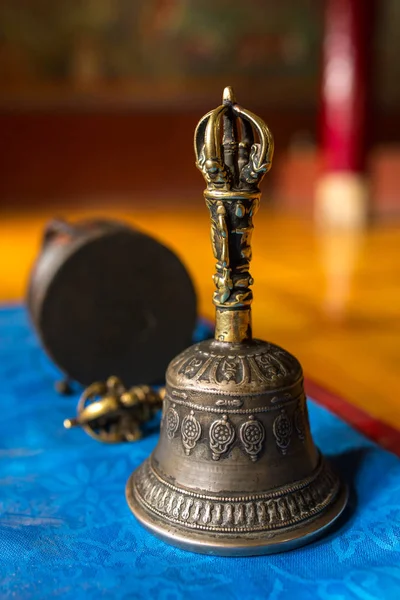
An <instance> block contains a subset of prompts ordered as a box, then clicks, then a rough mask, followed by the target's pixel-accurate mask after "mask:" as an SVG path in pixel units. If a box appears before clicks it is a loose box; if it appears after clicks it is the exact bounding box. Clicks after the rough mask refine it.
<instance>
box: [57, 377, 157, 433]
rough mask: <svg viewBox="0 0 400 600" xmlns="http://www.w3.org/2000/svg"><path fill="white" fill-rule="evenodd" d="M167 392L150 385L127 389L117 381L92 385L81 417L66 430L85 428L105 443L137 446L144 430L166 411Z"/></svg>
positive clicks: (82, 400)
mask: <svg viewBox="0 0 400 600" xmlns="http://www.w3.org/2000/svg"><path fill="white" fill-rule="evenodd" d="M163 396H164V390H163V389H162V388H161V389H160V390H156V389H154V388H151V387H149V386H147V385H142V386H134V387H132V388H130V389H129V390H127V389H125V387H124V386H123V384H122V382H121V381H120V380H119V379H118V378H117V377H109V379H107V381H106V382H100V381H99V382H96V383H92V385H90V386H89V387H87V388H86V389H85V391H84V392H83V394H82V396H81V398H80V400H79V402H78V409H77V412H78V414H77V416H76V417H75V418H73V419H66V420H65V421H64V427H66V428H67V429H70V428H72V427H79V426H80V427H82V429H83V430H84V431H86V433H87V434H88V435H90V436H91V437H93V438H94V439H96V440H99V441H101V442H108V443H115V442H123V441H128V442H134V441H137V440H138V439H140V438H141V437H142V434H143V426H144V425H145V423H147V422H148V421H151V419H152V418H153V417H154V416H155V415H156V413H157V412H158V411H159V410H160V408H161V407H162V401H163Z"/></svg>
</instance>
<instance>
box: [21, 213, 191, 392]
mask: <svg viewBox="0 0 400 600" xmlns="http://www.w3.org/2000/svg"><path fill="white" fill-rule="evenodd" d="M27 303H28V309H29V312H30V316H31V320H32V322H33V324H34V327H35V329H36V332H37V334H38V336H39V338H40V340H41V342H42V344H43V347H44V349H45V350H46V352H47V354H48V355H49V356H50V358H51V359H52V360H53V361H54V362H55V364H56V365H57V366H58V367H59V368H60V369H61V371H62V372H63V373H64V374H65V376H66V377H67V378H69V379H72V380H75V381H77V382H79V383H81V384H84V385H89V384H91V383H92V382H93V381H98V380H105V379H106V378H107V377H109V375H110V374H113V375H115V376H117V377H119V378H120V379H121V380H122V381H123V382H124V384H125V385H127V386H132V385H137V384H141V383H143V382H146V383H149V384H152V383H157V382H159V381H163V380H164V376H165V369H166V367H167V365H168V363H169V362H170V360H171V359H172V358H173V357H174V356H175V355H176V354H177V353H178V352H181V351H182V350H183V349H184V348H185V347H186V346H187V345H188V344H190V342H191V339H192V333H193V330H194V327H195V321H196V295H195V291H194V288H193V284H192V282H191V279H190V277H189V275H188V273H187V271H186V269H185V267H184V266H183V264H182V262H181V261H180V260H179V258H178V257H177V256H176V255H175V254H174V253H173V252H172V251H171V250H169V249H168V248H166V247H165V246H164V245H162V244H161V243H160V242H158V241H156V240H155V239H153V238H151V237H150V236H148V235H146V234H144V233H142V232H140V231H137V230H135V229H132V228H131V227H130V226H128V225H126V224H125V223H120V222H117V221H112V220H99V219H97V220H81V221H77V222H75V223H68V222H66V221H63V220H53V221H51V222H50V223H49V224H48V225H47V228H46V230H45V235H44V240H43V246H42V250H41V253H40V255H39V257H38V259H37V261H36V264H35V266H34V268H33V270H32V273H31V278H30V283H29V292H28V301H27Z"/></svg>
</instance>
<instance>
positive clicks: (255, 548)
mask: <svg viewBox="0 0 400 600" xmlns="http://www.w3.org/2000/svg"><path fill="white" fill-rule="evenodd" d="M134 477H135V471H134V472H133V473H132V474H131V476H130V477H129V479H128V481H127V484H126V500H127V503H128V506H129V508H130V510H131V511H132V513H133V515H134V516H135V517H136V519H137V520H138V521H139V523H140V524H141V525H142V526H143V527H144V528H145V529H147V530H148V531H149V532H151V533H152V534H153V535H155V536H156V537H157V538H158V539H160V540H162V541H163V542H165V543H167V544H169V545H172V546H175V547H176V548H179V549H180V550H184V551H188V552H195V553H198V554H208V555H214V556H236V557H245V556H260V555H265V554H277V553H280V552H286V551H289V550H294V549H295V548H300V547H301V546H305V545H306V544H309V543H311V542H313V541H316V540H317V539H318V538H320V537H321V536H322V535H324V534H325V533H326V532H327V531H328V530H329V529H331V528H332V527H333V525H334V524H335V523H336V522H337V520H338V519H339V518H340V516H341V515H342V514H343V512H344V510H345V508H346V506H347V502H348V497H349V491H348V487H347V485H345V484H343V483H342V482H340V483H339V489H338V492H337V494H336V497H335V499H334V501H333V502H332V503H330V504H329V505H328V506H326V507H325V509H324V510H323V511H322V512H320V513H318V514H317V515H315V516H312V517H309V518H305V519H304V520H303V521H301V522H300V523H298V524H297V525H294V526H291V527H286V528H282V529H281V530H276V531H275V532H274V533H273V534H272V535H271V532H258V533H254V534H253V535H250V536H249V535H247V536H246V537H243V539H242V540H241V539H240V538H241V537H242V536H241V535H240V534H239V536H238V535H232V534H225V535H223V534H222V535H221V534H217V535H210V534H209V533H204V532H197V531H196V532H194V531H193V530H191V529H185V528H184V527H182V526H179V525H171V524H169V523H168V522H164V521H162V520H160V519H157V517H155V516H154V515H152V514H151V513H150V511H148V510H146V508H145V507H144V506H143V504H142V503H141V502H140V500H139V499H138V497H137V496H136V495H135V493H134V491H133V490H134V485H133V481H134Z"/></svg>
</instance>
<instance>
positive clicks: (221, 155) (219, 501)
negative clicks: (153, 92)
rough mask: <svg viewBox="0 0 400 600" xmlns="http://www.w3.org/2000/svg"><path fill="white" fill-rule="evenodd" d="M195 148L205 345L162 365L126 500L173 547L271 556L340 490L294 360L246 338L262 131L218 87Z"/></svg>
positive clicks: (265, 134)
mask: <svg viewBox="0 0 400 600" xmlns="http://www.w3.org/2000/svg"><path fill="white" fill-rule="evenodd" d="M195 151H196V159H197V166H198V167H199V169H200V170H201V171H202V173H203V175H204V177H205V179H206V182H207V189H206V190H205V192H204V196H205V200H206V204H207V206H208V208H209V211H210V215H211V239H212V246H213V251H214V256H215V258H216V260H217V263H216V273H215V275H214V282H215V285H216V291H215V293H214V298H213V300H214V304H215V306H216V332H215V339H214V340H207V341H204V342H201V343H199V344H196V345H194V346H192V347H190V348H188V349H187V350H185V351H184V352H182V353H181V354H179V355H178V356H177V357H176V358H175V359H174V360H173V361H172V362H171V363H170V365H169V367H168V370H167V374H166V394H165V399H164V406H163V416H162V422H161V432H160V439H159V443H158V445H157V447H156V449H155V450H154V452H153V453H152V455H151V456H150V457H149V458H148V459H147V460H146V461H145V462H144V464H143V465H141V466H140V467H139V469H137V470H136V471H135V472H134V473H133V474H132V476H131V478H130V480H129V481H128V484H127V499H128V503H129V505H130V507H131V509H132V511H133V512H134V514H135V515H136V516H137V518H138V519H139V520H140V521H141V522H142V523H143V524H144V525H145V526H146V527H148V528H149V529H150V530H151V531H153V532H154V533H155V534H156V535H159V536H160V537H162V538H163V539H165V540H166V541H168V542H170V543H172V544H175V545H178V546H181V547H183V548H186V549H190V550H195V551H198V552H207V553H212V554H224V555H248V554H261V553H269V552H277V551H281V550H286V549H289V548H293V547H295V546H298V545H301V544H304V543H306V542H308V541H310V540H311V539H313V538H314V537H316V536H317V535H320V534H321V533H322V532H323V531H324V530H325V528H326V527H327V526H328V525H329V524H330V523H332V522H333V521H334V520H335V519H336V518H337V517H338V515H339V514H340V513H341V512H342V510H343V508H344V506H345V504H346V499H347V493H346V490H345V488H344V487H343V486H342V484H341V482H340V480H339V478H338V477H337V475H336V474H335V473H334V472H333V471H332V470H331V468H330V466H329V465H328V464H327V462H326V461H325V460H324V458H323V457H322V455H321V454H320V452H319V451H318V449H317V448H316V447H315V446H314V443H313V440H312V436H311V432H310V427H309V422H308V412H307V405H306V398H305V394H304V390H303V374H302V369H301V366H300V364H299V362H298V361H297V359H296V358H295V357H294V356H292V355H291V354H290V353H289V352H287V351H286V350H284V349H282V348H280V347H279V346H276V345H274V344H270V343H268V342H263V341H260V340H257V339H253V338H252V332H251V312H250V310H251V309H250V305H251V302H252V292H251V289H250V286H251V284H252V278H251V275H250V272H249V265H250V260H251V234H252V230H253V216H254V214H255V213H256V210H257V208H258V203H259V199H260V190H259V188H258V185H259V183H260V181H261V179H262V177H263V176H264V174H265V173H266V172H267V171H268V170H269V168H270V166H271V160H272V152H273V141H272V135H271V133H270V131H269V129H268V127H267V126H266V125H265V123H263V122H262V121H261V119H259V118H258V117H256V116H255V115H253V114H252V113H251V112H249V111H247V110H245V109H243V108H241V107H240V106H239V105H238V104H237V103H236V101H235V99H234V96H233V92H232V90H231V89H230V88H227V89H226V90H225V91H224V98H223V104H222V105H221V106H219V107H218V108H217V109H215V110H214V111H211V112H209V113H208V114H207V115H206V116H205V117H204V118H203V119H202V120H201V121H200V123H199V125H198V127H197V129H196V134H195Z"/></svg>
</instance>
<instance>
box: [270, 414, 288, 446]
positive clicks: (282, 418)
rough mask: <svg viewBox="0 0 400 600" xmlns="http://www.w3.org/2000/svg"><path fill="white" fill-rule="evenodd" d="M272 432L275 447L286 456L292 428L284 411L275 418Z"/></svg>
mask: <svg viewBox="0 0 400 600" xmlns="http://www.w3.org/2000/svg"><path fill="white" fill-rule="evenodd" d="M272 430H273V432H274V436H275V440H276V445H277V446H278V448H279V449H280V450H281V451H282V454H286V452H287V449H288V447H289V444H290V439H291V436H292V430H293V427H292V422H291V420H290V419H289V417H288V415H287V413H286V411H285V410H284V409H283V410H282V411H281V414H280V415H278V416H277V417H276V419H275V421H274V424H273V426H272Z"/></svg>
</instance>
